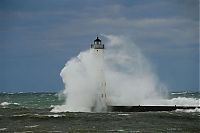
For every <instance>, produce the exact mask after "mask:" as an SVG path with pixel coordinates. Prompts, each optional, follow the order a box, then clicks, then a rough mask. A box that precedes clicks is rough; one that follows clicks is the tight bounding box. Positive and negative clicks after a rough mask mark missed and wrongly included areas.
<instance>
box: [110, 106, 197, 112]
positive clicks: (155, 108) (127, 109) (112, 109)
mask: <svg viewBox="0 0 200 133" xmlns="http://www.w3.org/2000/svg"><path fill="white" fill-rule="evenodd" d="M195 108H200V106H197V107H196V106H107V109H108V111H110V112H148V111H174V110H177V109H195Z"/></svg>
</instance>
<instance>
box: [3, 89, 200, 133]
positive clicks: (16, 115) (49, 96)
mask: <svg viewBox="0 0 200 133" xmlns="http://www.w3.org/2000/svg"><path fill="white" fill-rule="evenodd" d="M169 98H170V99H173V98H185V99H186V100H187V99H189V100H191V99H195V100H199V99H200V93H199V92H195V93H191V92H171V93H170V94H169ZM62 103H63V101H62V100H59V98H58V94H57V93H0V132H9V133H10V132H21V133H22V132H23V133H26V132H27V133H28V132H29V133H31V132H41V133H45V132H49V133H54V132H56V133H59V132H81V133H82V132H133V133H134V132H147V133H149V132H152V133H155V132H169V133H171V132H175V133H177V132H184V133H185V132H193V133H199V132H200V112H199V111H198V110H176V111H170V112H167V111H163V112H133V113H126V112H121V113H120V112H107V113H83V112H63V113H53V112H51V110H52V108H53V106H54V105H59V104H62Z"/></svg>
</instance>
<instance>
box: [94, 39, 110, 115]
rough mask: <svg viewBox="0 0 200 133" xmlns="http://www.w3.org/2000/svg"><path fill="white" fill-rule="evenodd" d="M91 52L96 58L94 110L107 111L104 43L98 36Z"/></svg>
mask: <svg viewBox="0 0 200 133" xmlns="http://www.w3.org/2000/svg"><path fill="white" fill-rule="evenodd" d="M90 51H91V54H92V55H93V57H94V59H95V65H96V68H95V69H96V79H95V81H96V82H97V93H96V96H95V103H94V107H93V109H92V110H93V111H106V109H107V95H106V80H105V73H104V44H102V43H101V40H100V39H99V37H98V36H97V38H96V39H95V40H94V43H93V44H91V47H90Z"/></svg>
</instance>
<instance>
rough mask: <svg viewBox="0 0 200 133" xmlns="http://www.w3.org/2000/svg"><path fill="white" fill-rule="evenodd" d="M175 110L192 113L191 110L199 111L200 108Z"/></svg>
mask: <svg viewBox="0 0 200 133" xmlns="http://www.w3.org/2000/svg"><path fill="white" fill-rule="evenodd" d="M175 112H185V113H192V112H200V108H195V109H177V110H175Z"/></svg>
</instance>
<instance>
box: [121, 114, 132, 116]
mask: <svg viewBox="0 0 200 133" xmlns="http://www.w3.org/2000/svg"><path fill="white" fill-rule="evenodd" d="M118 115H122V116H127V115H130V114H118Z"/></svg>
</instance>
